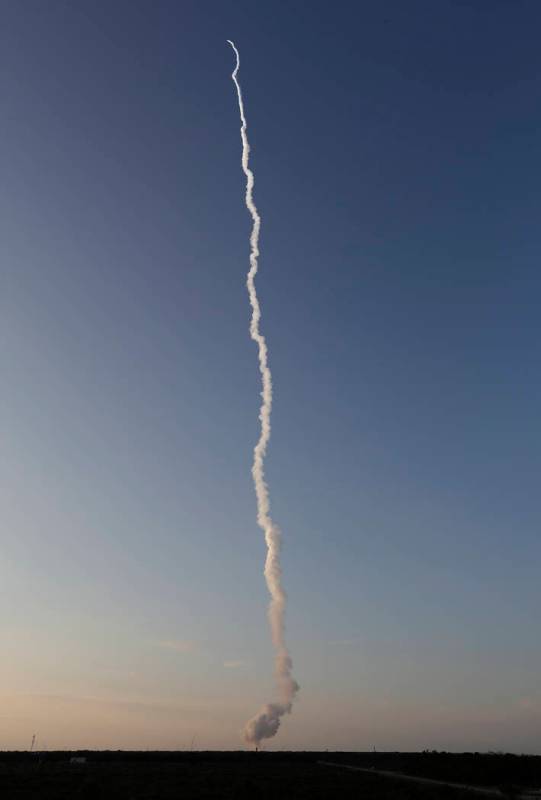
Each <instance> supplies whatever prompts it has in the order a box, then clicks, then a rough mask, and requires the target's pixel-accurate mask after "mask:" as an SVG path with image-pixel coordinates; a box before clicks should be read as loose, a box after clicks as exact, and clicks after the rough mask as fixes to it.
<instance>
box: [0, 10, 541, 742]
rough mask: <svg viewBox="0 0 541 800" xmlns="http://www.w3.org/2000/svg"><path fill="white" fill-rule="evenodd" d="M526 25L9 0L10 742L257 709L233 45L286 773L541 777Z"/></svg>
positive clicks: (205, 730) (438, 16) (260, 598)
mask: <svg viewBox="0 0 541 800" xmlns="http://www.w3.org/2000/svg"><path fill="white" fill-rule="evenodd" d="M540 23H541V11H540V10H539V7H538V5H537V4H536V3H533V2H514V3H511V2H495V1H493V2H490V3H488V2H482V0H478V2H476V1H475V0H471V2H468V1H467V0H463V1H460V2H459V1H458V0H456V2H448V1H446V0H441V1H440V2H439V3H433V2H421V0H413V1H412V2H410V3H408V4H404V3H401V2H380V3H377V4H373V3H349V2H337V3H333V4H331V5H329V4H328V3H320V2H311V3H310V4H308V3H297V4H292V3H283V2H268V3H261V4H255V3H247V2H235V3H230V2H212V3H211V2H197V3H195V2H166V1H165V0H160V2H156V3H148V2H129V3H127V2H122V1H121V0H117V2H115V3H114V4H111V3H100V2H92V3H90V2H86V1H83V0H80V2H77V3H67V2H66V3H65V2H50V3H48V4H46V5H44V4H42V3H39V2H37V0H36V1H35V2H34V1H32V2H27V3H24V4H21V3H17V2H7V3H5V4H4V8H3V21H2V32H1V34H0V52H1V53H2V57H1V58H2V69H1V70H0V91H1V94H2V98H3V102H2V107H3V112H4V113H3V126H2V127H3V134H2V139H1V143H0V153H1V157H2V164H3V169H2V173H3V181H2V183H3V188H2V192H1V193H0V203H1V209H0V225H1V228H2V231H1V241H2V259H1V264H2V266H1V281H2V292H1V294H0V298H1V299H0V304H1V314H0V334H1V346H0V367H1V370H2V375H3V378H4V380H3V387H4V390H3V393H2V402H1V404H0V425H1V431H2V459H1V461H0V472H1V475H0V487H1V489H0V491H1V493H2V513H3V526H2V527H3V536H2V541H3V546H2V559H1V570H2V585H3V588H4V591H3V598H4V602H3V604H2V611H1V612H0V613H1V614H2V617H3V619H2V625H3V628H4V630H5V631H6V634H5V635H6V654H7V655H6V657H5V658H3V661H2V664H1V665H0V676H1V677H2V684H1V685H2V687H3V688H2V690H1V692H2V695H3V708H4V709H5V711H3V712H2V717H3V719H2V720H1V722H2V724H1V725H0V746H1V747H23V746H27V744H28V743H29V742H30V740H31V735H32V733H33V732H34V730H37V731H38V733H39V736H40V738H41V739H42V740H43V741H45V742H47V744H48V745H49V746H51V747H53V746H71V747H77V746H96V747H98V746H108V747H127V746H131V747H154V746H156V747H184V746H186V745H187V744H188V743H189V742H190V741H191V739H192V736H193V735H194V734H196V735H197V736H198V741H199V744H200V746H201V747H237V746H239V744H240V739H239V733H238V732H239V729H240V728H241V727H242V725H243V723H244V722H245V720H246V718H247V717H248V716H250V715H251V714H253V713H254V712H255V711H256V710H257V707H258V706H259V705H260V703H261V702H264V701H266V700H268V699H269V697H270V695H271V694H272V663H271V659H272V652H271V645H270V641H269V635H268V631H267V627H266V618H265V607H266V603H267V596H266V590H265V586H264V582H263V577H262V566H263V558H264V543H263V540H262V537H261V535H260V532H259V530H258V529H257V526H256V524H255V499H254V495H253V489H252V485H251V478H250V463H251V451H252V447H253V444H254V442H255V440H256V437H257V433H258V429H257V425H258V422H257V405H258V402H259V395H258V393H259V376H258V373H257V360H256V352H255V348H254V345H253V343H252V342H251V341H250V339H249V336H248V321H249V306H248V302H247V297H246V291H245V286H244V280H245V273H246V270H247V267H248V260H247V259H248V236H249V230H250V220H249V217H248V214H247V213H246V210H245V208H244V198H243V193H244V181H243V176H242V172H241V168H240V137H239V120H238V109H237V105H236V97H235V93H234V86H233V84H232V82H231V78H230V75H231V71H232V69H233V66H234V60H233V55H232V53H231V50H230V48H229V47H228V46H227V44H226V42H225V40H226V39H227V38H232V39H233V40H234V41H235V42H236V44H237V46H238V48H239V50H240V55H241V71H240V75H239V77H240V80H241V83H242V87H243V92H244V97H245V104H246V113H247V117H248V124H249V136H250V140H251V144H252V167H253V169H254V171H255V176H256V187H255V197H256V202H257V204H258V207H259V210H260V213H261V216H262V234H261V242H260V245H261V254H262V255H261V260H260V269H261V272H260V276H259V277H258V290H259V294H260V300H261V303H262V308H263V328H264V332H265V333H266V335H267V337H268V342H269V346H270V359H271V368H272V371H273V377H274V383H275V407H274V411H273V439H272V443H271V449H270V451H269V458H268V462H267V475H268V479H269V483H270V488H271V495H272V503H273V512H274V516H275V517H276V519H277V521H278V522H279V524H280V525H281V527H282V529H283V532H284V543H285V546H284V579H285V582H286V587H287V591H288V595H289V609H288V641H289V644H290V646H291V650H292V655H293V658H294V663H295V673H296V676H297V678H298V680H299V682H300V684H301V687H302V691H301V694H300V695H299V700H298V704H297V706H296V708H295V712H294V715H293V716H292V717H291V718H289V719H287V720H286V722H285V724H284V729H283V732H281V733H280V736H279V737H278V738H277V739H276V740H275V741H274V742H272V743H271V744H270V746H271V747H293V748H334V747H341V748H346V749H355V748H371V747H372V746H374V745H375V746H377V747H379V748H381V749H384V748H388V749H399V748H403V749H415V748H424V747H429V748H433V747H434V748H447V749H456V750H462V749H475V750H488V749H509V750H515V751H530V752H539V744H538V741H537V731H538V726H539V722H540V717H541V693H540V691H539V681H538V675H539V669H540V666H541V647H540V645H539V641H538V637H537V636H536V634H535V631H536V630H537V624H536V623H537V610H538V608H539V588H538V587H539V581H538V575H537V573H538V569H537V565H538V563H539V549H540V546H539V537H538V528H539V502H538V489H537V482H538V480H537V476H538V474H539V467H540V460H541V459H540V448H539V425H538V409H539V399H540V387H541V382H540V377H539V369H538V361H539V359H538V351H539V343H540V336H539V333H540V330H539V314H538V297H539V289H540V282H541V281H540V277H539V269H538V263H539V256H540V251H541V239H540V237H539V224H538V220H539V213H540V210H541V197H540V195H539V190H538V174H539V171H540V169H541V140H540V138H539V135H538V131H539V128H540V125H541V111H540V106H539V102H538V97H539V90H540V83H541V55H540V54H539V48H538V30H539V24H540Z"/></svg>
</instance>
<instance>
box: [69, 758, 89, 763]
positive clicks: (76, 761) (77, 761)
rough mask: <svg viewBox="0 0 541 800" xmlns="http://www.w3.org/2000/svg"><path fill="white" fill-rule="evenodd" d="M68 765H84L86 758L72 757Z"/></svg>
mask: <svg viewBox="0 0 541 800" xmlns="http://www.w3.org/2000/svg"><path fill="white" fill-rule="evenodd" d="M70 764H86V758H85V757H84V756H72V757H71V758H70Z"/></svg>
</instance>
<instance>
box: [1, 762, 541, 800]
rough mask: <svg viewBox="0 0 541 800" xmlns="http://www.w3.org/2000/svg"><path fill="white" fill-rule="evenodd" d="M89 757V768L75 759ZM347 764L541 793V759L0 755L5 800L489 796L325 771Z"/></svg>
mask: <svg viewBox="0 0 541 800" xmlns="http://www.w3.org/2000/svg"><path fill="white" fill-rule="evenodd" d="M74 755H79V756H85V757H86V758H87V763H86V764H84V765H72V764H70V763H69V759H70V758H71V757H72V756H74ZM320 760H327V761H333V762H340V763H344V764H351V765H357V766H364V767H375V768H376V769H382V770H394V771H400V772H404V773H407V774H410V775H418V776H422V777H430V778H436V779H438V780H448V781H452V782H455V783H465V784H474V785H480V786H495V787H501V788H503V789H504V790H505V791H506V794H507V795H508V796H509V797H511V796H513V794H514V792H515V791H516V789H514V788H513V787H539V786H541V756H513V755H503V754H493V755H482V754H475V753H472V754H468V753H465V754H451V753H334V752H326V753H244V752H228V753H218V752H208V753H174V752H159V753H152V752H133V753H130V752H120V751H118V752H111V751H108V752H95V751H91V752H80V753H71V752H65V753H60V752H50V753H45V754H41V755H39V754H30V753H8V752H4V753H0V797H1V798H2V800H4V799H5V800H30V798H32V800H34V799H35V800H65V799H66V798H69V800H78V799H81V798H85V799H86V800H90V798H92V800H94V798H95V800H108V798H114V800H150V799H151V798H152V799H153V800H162V798H163V800H169V798H175V800H181V799H183V800H187V799H191V798H194V800H195V799H197V798H205V800H207V799H208V800H210V799H211V798H216V800H218V798H227V800H233V799H234V800H244V798H250V800H271V798H272V800H275V799H276V800H278V799H279V800H296V798H299V799H300V798H307V799H308V798H310V800H323V798H329V800H333V799H334V798H337V799H339V800H350V798H351V799H353V798H355V800H360V798H362V800H430V798H442V800H460V799H461V800H466V798H470V800H471V798H475V797H477V798H479V797H481V795H475V794H470V793H469V792H462V791H458V790H456V789H451V788H449V787H441V788H440V787H429V786H422V785H415V784H410V783H402V782H399V781H394V780H392V779H388V778H384V777H381V776H378V775H367V774H365V773H361V772H352V771H348V770H342V769H340V768H333V767H326V766H321V765H320V764H318V761H320Z"/></svg>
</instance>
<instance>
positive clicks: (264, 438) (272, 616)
mask: <svg viewBox="0 0 541 800" xmlns="http://www.w3.org/2000/svg"><path fill="white" fill-rule="evenodd" d="M227 41H228V43H229V44H230V45H231V47H232V48H233V50H234V52H235V56H236V58H237V64H236V66H235V70H234V72H233V74H232V75H231V77H232V79H233V81H234V83H235V87H236V89H237V97H238V101H239V112H240V120H241V129H240V135H241V140H242V169H243V171H244V174H245V175H246V207H247V209H248V211H249V212H250V216H251V217H252V223H253V225H252V232H251V234H250V269H249V271H248V275H247V278H246V286H247V288H248V296H249V298H250V305H251V307H252V319H251V322H250V336H251V337H252V339H253V340H254V342H255V343H256V344H257V348H258V355H259V371H260V373H261V384H262V392H261V397H262V402H261V408H260V411H259V419H260V422H261V430H260V435H259V440H258V442H257V444H256V446H255V448H254V461H253V465H252V477H253V479H254V486H255V493H256V499H257V523H258V525H259V527H260V528H261V529H262V530H263V532H264V534H265V541H266V543H267V558H266V561H265V579H266V581H267V586H268V589H269V592H270V596H271V599H270V603H269V622H270V628H271V634H272V641H273V644H274V649H275V653H276V656H275V672H276V678H277V683H278V689H279V693H280V697H279V702H277V703H268V704H267V705H265V706H263V708H262V709H261V710H260V711H259V712H258V714H256V716H255V717H253V718H252V719H251V720H249V721H248V722H247V723H246V726H245V728H244V732H243V733H244V739H245V741H246V742H247V743H248V744H252V745H255V746H257V745H258V744H259V743H260V742H261V740H262V739H268V738H270V737H271V736H274V735H275V733H276V731H277V730H278V728H279V727H280V720H281V718H282V717H283V715H284V714H288V713H289V712H290V711H291V705H292V702H293V699H294V697H295V694H296V693H297V691H298V689H299V685H298V683H297V682H296V681H295V680H294V678H293V676H292V674H291V670H292V662H291V658H290V655H289V652H288V649H287V647H286V643H285V636H284V630H285V624H284V616H285V608H286V595H285V592H284V590H283V588H282V568H281V565H280V538H281V534H280V530H279V528H278V527H277V525H276V524H275V522H274V521H273V520H272V518H271V516H270V500H269V490H268V487H267V483H266V481H265V471H264V462H265V455H266V452H267V445H268V443H269V439H270V435H271V422H270V420H271V410H272V375H271V371H270V368H269V363H268V349H267V343H266V341H265V337H264V336H263V334H262V333H261V331H260V329H259V323H260V321H261V308H260V305H259V300H258V297H257V292H256V288H255V277H256V275H257V269H258V257H259V229H260V227H261V217H260V216H259V214H258V211H257V208H256V205H255V203H254V199H253V189H254V174H253V172H252V170H251V169H250V166H249V157H250V145H249V142H248V136H247V134H246V127H247V126H246V117H245V115H244V103H243V100H242V92H241V88H240V84H239V82H238V80H237V72H238V71H239V66H240V58H239V52H238V50H237V48H236V47H235V45H234V44H233V42H232V41H230V40H229V39H228V40H227Z"/></svg>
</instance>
